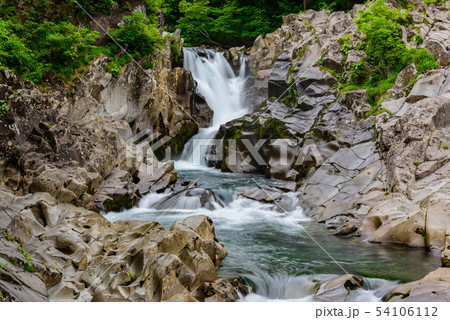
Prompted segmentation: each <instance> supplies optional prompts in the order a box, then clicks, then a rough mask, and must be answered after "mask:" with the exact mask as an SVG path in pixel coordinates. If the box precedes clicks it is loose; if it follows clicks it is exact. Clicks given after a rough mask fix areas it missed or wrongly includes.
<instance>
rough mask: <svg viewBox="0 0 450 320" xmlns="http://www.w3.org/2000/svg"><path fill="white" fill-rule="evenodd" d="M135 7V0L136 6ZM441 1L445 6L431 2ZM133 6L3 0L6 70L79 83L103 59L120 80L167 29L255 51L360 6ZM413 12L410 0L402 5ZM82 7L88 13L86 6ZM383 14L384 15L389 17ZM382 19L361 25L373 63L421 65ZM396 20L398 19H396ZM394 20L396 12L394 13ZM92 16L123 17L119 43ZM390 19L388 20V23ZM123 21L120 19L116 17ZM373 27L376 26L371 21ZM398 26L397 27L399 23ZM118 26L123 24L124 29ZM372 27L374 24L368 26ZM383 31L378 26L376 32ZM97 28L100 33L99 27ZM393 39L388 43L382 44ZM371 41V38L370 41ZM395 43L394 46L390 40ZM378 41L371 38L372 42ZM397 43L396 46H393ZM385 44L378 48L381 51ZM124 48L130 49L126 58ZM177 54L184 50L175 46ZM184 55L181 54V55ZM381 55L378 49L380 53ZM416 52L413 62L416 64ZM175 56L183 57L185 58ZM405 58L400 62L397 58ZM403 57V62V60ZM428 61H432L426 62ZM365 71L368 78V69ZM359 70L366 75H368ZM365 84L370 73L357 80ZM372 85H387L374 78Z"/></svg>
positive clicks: (231, 0) (286, 1)
mask: <svg viewBox="0 0 450 320" xmlns="http://www.w3.org/2000/svg"><path fill="white" fill-rule="evenodd" d="M130 1H132V0H130ZM425 1H438V0H425ZM132 2H133V4H134V5H135V6H136V4H145V7H146V8H145V9H146V14H144V13H141V12H131V5H130V2H128V1H126V0H97V1H92V0H76V1H75V0H22V1H17V0H0V67H1V66H4V67H6V68H9V69H12V70H14V71H15V72H17V73H19V74H20V75H22V77H23V78H24V79H27V80H32V81H33V82H35V83H43V82H45V81H48V80H55V79H60V80H62V81H64V82H66V83H73V82H74V80H76V79H77V78H78V77H80V76H81V75H82V74H84V72H85V70H86V69H87V67H88V66H89V64H90V63H91V61H93V59H94V58H95V57H96V56H98V55H99V54H105V55H107V56H108V57H110V58H111V62H110V64H109V65H108V66H107V68H108V70H109V71H110V72H111V73H113V75H117V74H118V72H119V71H120V69H121V66H122V65H124V64H125V63H126V62H127V61H129V60H130V55H129V54H131V56H132V57H134V58H136V59H142V58H146V59H147V60H146V61H144V62H143V63H145V64H146V65H145V67H151V66H152V61H151V59H150V58H148V57H150V56H151V55H152V54H153V53H154V52H155V51H156V50H157V48H158V47H160V46H161V45H162V43H163V42H164V41H166V40H167V36H166V37H163V33H162V30H161V27H162V26H161V21H159V19H158V17H160V16H161V14H164V17H165V19H164V20H165V23H164V29H165V30H167V31H169V32H170V31H174V30H175V29H177V28H179V29H181V30H182V31H181V32H182V34H181V35H182V37H184V38H185V45H186V46H198V45H213V46H221V47H229V46H241V45H247V46H250V45H251V44H252V43H253V41H254V39H255V38H256V37H257V36H258V35H265V34H266V33H269V32H272V31H274V30H275V29H276V28H278V27H279V26H281V23H282V16H283V15H287V14H290V13H299V12H301V11H302V10H304V9H305V8H307V9H324V8H325V9H329V10H331V11H333V10H349V9H351V8H352V7H353V5H354V4H355V3H358V2H362V1H358V0H317V1H313V0H301V1H293V0H253V1H251V0H145V1H143V2H141V1H138V0H135V1H132ZM398 2H399V3H400V4H401V5H402V6H403V7H406V5H407V3H408V1H406V0H404V1H403V0H401V1H398ZM81 7H82V8H81ZM383 10H384V11H383ZM383 10H382V12H381V17H382V18H380V17H379V16H377V14H373V15H372V16H367V19H368V20H370V21H374V22H375V23H378V24H380V23H381V24H382V25H383V28H381V30H382V31H383V32H382V33H381V34H380V35H377V36H376V32H372V31H373V30H371V29H368V27H366V26H365V24H364V23H362V22H361V21H362V20H361V21H360V23H359V27H360V28H361V30H362V31H364V32H365V33H367V34H368V35H369V36H370V35H372V34H373V35H374V37H373V42H369V43H368V45H367V48H366V49H367V50H373V48H375V49H376V50H375V51H373V53H374V57H375V58H374V61H371V62H372V65H378V66H380V67H379V68H378V69H377V70H381V71H377V73H379V74H385V73H386V72H385V70H384V69H385V68H384V67H383V66H384V64H385V62H384V60H383V59H381V60H379V61H381V62H379V61H378V60H377V56H376V54H381V55H382V56H383V55H384V54H385V53H386V52H384V51H383V50H381V51H379V50H378V49H380V48H379V46H383V45H384V46H390V45H391V46H393V48H394V49H395V50H393V51H392V52H391V56H392V57H393V59H390V60H389V61H391V60H392V64H389V65H387V68H390V67H392V66H402V67H403V66H404V64H405V63H404V62H405V61H407V62H409V61H411V60H420V58H418V56H420V54H421V55H422V57H423V52H419V53H417V54H416V52H412V53H411V52H408V54H404V53H405V52H406V51H405V50H404V49H403V47H402V43H401V39H399V37H398V34H397V33H398V21H399V19H397V18H395V19H391V18H389V17H387V20H386V19H385V18H384V17H385V15H384V14H385V13H386V12H387V13H389V12H388V11H386V10H385V9H383ZM389 14H391V13H389ZM392 14H393V13H392ZM88 15H92V16H94V18H97V19H98V18H100V17H101V16H102V15H110V16H111V21H112V20H114V19H113V17H115V18H117V17H120V19H119V20H118V21H116V22H115V24H113V25H112V27H110V29H109V33H110V34H111V35H112V36H113V37H114V39H115V40H116V41H117V43H116V41H112V40H111V39H109V38H106V39H104V41H103V42H99V41H98V39H99V34H98V32H97V31H93V28H92V27H93V26H95V24H94V22H93V21H92V19H91V18H90V17H88ZM383 19H385V20H383ZM116 20H117V19H116ZM370 21H369V22H370ZM396 21H397V24H396V25H395V27H393V26H392V25H391V24H392V23H394V22H396ZM117 22H120V23H119V24H118V25H117ZM369 25H370V24H369ZM376 28H379V26H375V29H374V30H375V31H376ZM97 30H98V28H97ZM384 36H386V37H387V38H386V37H385V38H382V37H384ZM368 39H372V38H371V37H369V38H368ZM386 39H387V40H389V41H386ZM371 41H372V40H371ZM394 42H395V43H394ZM377 44H378V46H377ZM120 46H122V47H124V48H126V49H127V52H128V53H129V54H128V53H127V54H125V53H124V51H123V50H121V48H120ZM174 49H177V48H174ZM177 50H178V49H177ZM377 50H378V51H377ZM411 54H412V55H413V56H414V58H411ZM176 56H179V52H178V54H177V55H176ZM398 56H401V59H400V58H398ZM398 59H400V60H398ZM425 60H426V61H428V59H425ZM361 72H363V71H362V70H361ZM361 72H360V73H361ZM356 76H359V77H360V78H361V77H362V78H364V75H359V74H358V75H355V77H356ZM371 79H372V80H373V81H379V80H380V79H375V78H373V77H372V78H371Z"/></svg>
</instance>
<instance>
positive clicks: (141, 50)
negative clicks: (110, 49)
mask: <svg viewBox="0 0 450 320" xmlns="http://www.w3.org/2000/svg"><path fill="white" fill-rule="evenodd" d="M110 33H111V35H112V36H113V38H114V39H116V40H117V41H118V42H119V43H120V44H121V45H124V46H126V47H127V50H128V51H129V52H130V53H131V54H133V55H136V56H138V57H141V56H144V55H150V54H152V53H154V51H155V47H156V45H157V44H158V43H159V42H160V41H161V39H162V37H161V35H160V33H159V30H158V28H157V26H156V24H155V23H151V22H150V20H149V19H148V18H147V16H146V15H145V14H144V13H142V12H133V13H131V15H129V16H126V17H125V18H124V19H123V21H122V23H121V24H120V25H119V28H117V29H112V30H111V32H110Z"/></svg>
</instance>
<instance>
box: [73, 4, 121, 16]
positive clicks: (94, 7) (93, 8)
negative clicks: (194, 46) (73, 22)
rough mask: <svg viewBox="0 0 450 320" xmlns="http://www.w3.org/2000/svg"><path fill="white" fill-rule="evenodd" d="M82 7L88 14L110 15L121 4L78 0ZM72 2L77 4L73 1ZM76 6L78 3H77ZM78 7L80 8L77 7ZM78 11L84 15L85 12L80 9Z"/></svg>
mask: <svg viewBox="0 0 450 320" xmlns="http://www.w3.org/2000/svg"><path fill="white" fill-rule="evenodd" d="M76 1H77V2H78V3H79V4H80V6H82V7H83V9H84V10H86V11H87V12H88V13H90V14H93V13H103V14H107V15H109V14H110V13H111V10H112V9H116V8H118V7H119V4H118V3H117V2H116V1H113V0H95V1H92V0H76ZM71 2H73V3H75V2H74V1H72V0H71ZM75 5H76V3H75ZM77 7H78V6H77ZM78 10H79V11H80V12H81V13H82V14H83V13H84V11H83V10H82V9H81V8H79V7H78Z"/></svg>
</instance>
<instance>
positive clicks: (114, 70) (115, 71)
mask: <svg viewBox="0 0 450 320" xmlns="http://www.w3.org/2000/svg"><path fill="white" fill-rule="evenodd" d="M130 60H131V58H130V56H129V55H127V54H126V53H124V54H122V55H121V56H120V57H119V58H118V59H116V58H114V57H113V59H111V62H110V63H108V64H107V65H106V71H108V72H110V73H111V74H112V75H113V76H114V77H115V78H117V77H118V76H119V73H120V71H121V70H122V67H123V66H124V65H125V64H126V63H127V62H129V61H130Z"/></svg>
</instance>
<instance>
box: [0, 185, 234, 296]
mask: <svg viewBox="0 0 450 320" xmlns="http://www.w3.org/2000/svg"><path fill="white" fill-rule="evenodd" d="M0 207H1V210H0V217H1V219H0V221H1V224H2V225H1V228H2V231H1V237H0V243H1V247H0V248H1V249H0V263H1V265H2V267H1V268H0V292H1V294H2V299H3V301H49V300H50V301H235V300H237V299H238V295H237V292H236V290H235V288H234V287H233V286H232V285H231V284H230V282H228V281H227V280H224V279H218V278H217V273H216V271H217V269H218V268H219V266H220V263H221V261H222V260H223V259H224V258H225V256H226V255H227V251H226V250H225V248H224V247H223V246H222V245H221V244H220V243H219V242H218V241H217V239H216V237H215V231H214V225H213V223H212V221H211V219H210V218H208V217H206V216H191V217H189V218H187V219H185V220H179V221H175V222H174V223H173V225H172V226H171V227H170V229H166V228H164V227H163V226H161V225H160V224H159V223H157V222H156V221H148V222H138V221H118V222H115V223H110V222H109V221H108V220H106V219H105V218H103V217H102V216H101V215H99V214H97V213H95V212H92V211H88V210H86V209H83V208H79V207H75V206H73V205H70V204H63V203H59V202H58V201H56V200H55V199H54V198H53V197H52V196H50V195H49V194H47V193H36V194H33V195H27V196H24V197H17V196H14V195H13V194H10V193H7V192H5V191H0Z"/></svg>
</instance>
